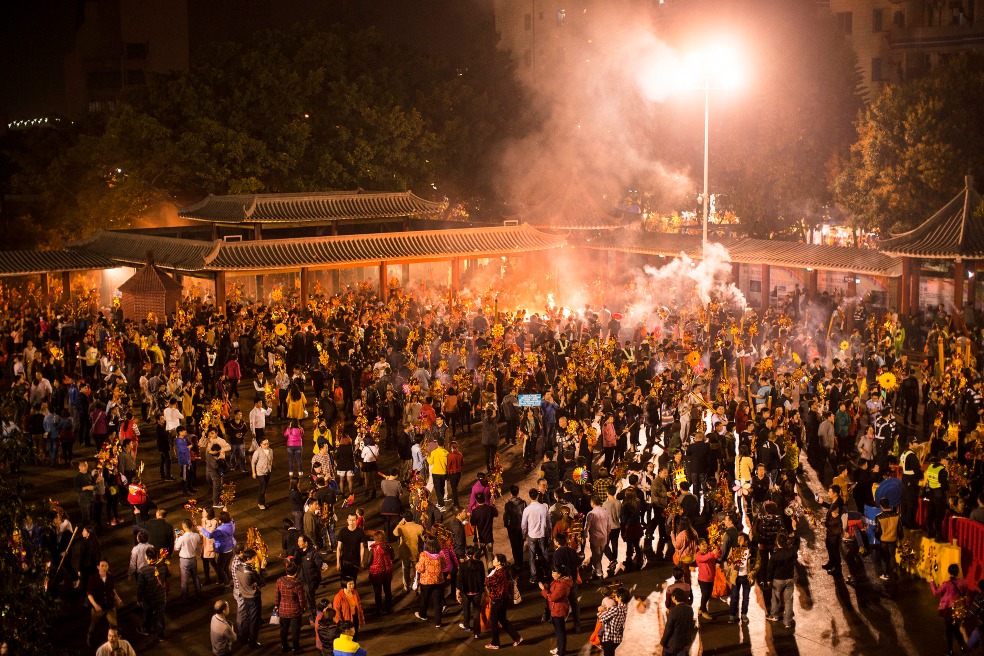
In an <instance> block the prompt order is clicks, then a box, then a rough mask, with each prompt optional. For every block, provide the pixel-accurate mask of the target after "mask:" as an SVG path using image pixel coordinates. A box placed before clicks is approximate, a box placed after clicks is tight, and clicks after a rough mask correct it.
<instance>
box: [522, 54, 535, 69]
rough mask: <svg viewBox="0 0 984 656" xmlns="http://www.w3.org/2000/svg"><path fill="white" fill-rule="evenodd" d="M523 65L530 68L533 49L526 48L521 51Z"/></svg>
mask: <svg viewBox="0 0 984 656" xmlns="http://www.w3.org/2000/svg"><path fill="white" fill-rule="evenodd" d="M523 66H525V67H526V68H530V67H531V66H533V51H532V50H527V51H526V52H524V53H523Z"/></svg>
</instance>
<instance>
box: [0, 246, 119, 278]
mask: <svg viewBox="0 0 984 656" xmlns="http://www.w3.org/2000/svg"><path fill="white" fill-rule="evenodd" d="M117 266H119V265H117V264H116V263H115V262H113V260H111V259H109V258H107V257H103V256H102V255H99V254H98V253H87V252H83V251H74V250H57V251H0V276H27V275H33V274H38V273H47V272H53V271H89V270H92V269H112V268H115V267H117Z"/></svg>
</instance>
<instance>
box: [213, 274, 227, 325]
mask: <svg viewBox="0 0 984 656" xmlns="http://www.w3.org/2000/svg"><path fill="white" fill-rule="evenodd" d="M215 308H216V310H218V312H219V314H221V315H225V312H226V274H225V271H216V272H215Z"/></svg>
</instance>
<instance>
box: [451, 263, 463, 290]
mask: <svg viewBox="0 0 984 656" xmlns="http://www.w3.org/2000/svg"><path fill="white" fill-rule="evenodd" d="M459 292H461V258H457V257H456V258H454V259H453V260H451V294H452V295H454V296H457V295H458V294H459Z"/></svg>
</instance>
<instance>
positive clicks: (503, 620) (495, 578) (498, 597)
mask: <svg viewBox="0 0 984 656" xmlns="http://www.w3.org/2000/svg"><path fill="white" fill-rule="evenodd" d="M508 565H509V561H508V560H506V557H505V556H503V555H502V554H496V555H495V557H494V558H493V559H492V571H491V572H489V574H488V576H486V577H485V592H486V593H487V594H488V598H489V625H490V626H491V627H492V642H491V643H489V644H487V645H485V648H486V649H498V648H499V626H500V625H501V626H502V628H503V630H505V631H506V632H507V633H509V637H510V638H512V639H513V647H518V646H519V645H520V644H521V643H522V642H523V637H522V636H521V635H519V632H517V631H516V629H515V628H513V625H512V624H511V623H510V622H509V619H508V618H507V617H506V603H507V601H508V600H509V599H511V597H512V594H513V581H512V579H511V578H510V577H509V571H508V569H507V567H508ZM507 595H508V596H507Z"/></svg>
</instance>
